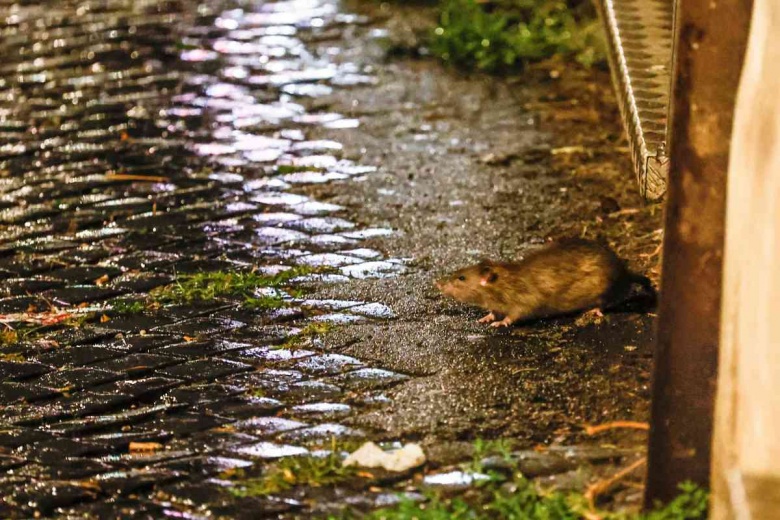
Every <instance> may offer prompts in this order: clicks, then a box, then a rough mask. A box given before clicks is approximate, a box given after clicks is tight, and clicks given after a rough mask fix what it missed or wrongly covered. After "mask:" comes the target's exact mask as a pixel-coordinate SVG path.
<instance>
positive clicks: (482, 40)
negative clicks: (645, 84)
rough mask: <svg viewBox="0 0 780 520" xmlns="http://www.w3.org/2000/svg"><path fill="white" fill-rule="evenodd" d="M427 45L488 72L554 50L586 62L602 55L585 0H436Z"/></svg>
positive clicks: (520, 65)
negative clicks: (436, 10) (439, 0)
mask: <svg viewBox="0 0 780 520" xmlns="http://www.w3.org/2000/svg"><path fill="white" fill-rule="evenodd" d="M430 48H431V51H432V52H433V54H435V55H437V56H439V57H440V58H441V59H443V60H444V61H446V62H448V63H451V64H453V65H456V66H459V67H463V68H467V69H477V70H482V71H485V72H491V73H500V72H510V71H512V70H519V69H522V68H523V67H525V66H526V65H527V64H529V63H531V62H537V61H541V60H544V59H548V58H552V57H554V56H559V57H561V58H564V59H566V60H568V61H574V62H577V63H579V64H581V65H583V66H586V67H589V66H591V65H592V64H594V63H596V62H603V61H604V59H605V55H606V54H605V41H604V35H603V31H602V29H601V26H600V23H599V21H598V17H597V15H596V11H595V8H594V7H593V5H592V4H591V3H590V2H589V1H588V0H496V1H488V2H482V1H477V0H442V3H441V13H440V17H439V24H438V26H437V27H436V28H435V29H434V31H433V35H432V36H431V38H430Z"/></svg>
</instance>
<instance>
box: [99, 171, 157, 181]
mask: <svg viewBox="0 0 780 520" xmlns="http://www.w3.org/2000/svg"><path fill="white" fill-rule="evenodd" d="M106 179H108V180H110V181H142V182H168V181H169V180H170V179H168V177H160V176H157V175H133V174H129V173H107V174H106Z"/></svg>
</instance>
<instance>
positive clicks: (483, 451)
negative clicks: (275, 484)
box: [334, 439, 709, 520]
mask: <svg viewBox="0 0 780 520" xmlns="http://www.w3.org/2000/svg"><path fill="white" fill-rule="evenodd" d="M489 456H500V457H502V458H503V459H504V460H505V461H506V462H508V463H509V465H510V467H512V468H513V472H512V476H511V477H501V476H500V475H498V474H490V472H488V473H489V474H490V476H491V477H492V478H490V479H486V480H481V481H478V483H477V484H476V485H475V487H474V488H472V490H471V491H470V492H469V493H467V494H464V495H462V496H452V495H451V494H448V493H442V492H435V491H428V492H426V493H425V500H424V501H422V502H420V501H418V500H412V499H411V498H409V497H407V496H403V495H402V496H400V497H399V498H400V501H399V502H398V503H397V504H396V505H394V506H393V507H389V508H385V509H379V510H376V511H373V512H372V513H370V514H369V515H368V516H366V517H364V518H367V519H369V520H445V519H450V518H456V519H459V520H489V519H493V518H508V519H536V518H539V519H549V520H552V519H555V520H585V519H586V518H593V517H598V518H602V519H603V520H699V519H704V518H706V514H707V506H708V500H709V497H708V494H707V492H706V491H705V490H703V489H701V488H699V487H698V486H696V485H694V484H691V483H685V484H682V485H681V486H680V495H679V496H678V497H677V498H675V499H674V500H673V501H672V502H670V503H669V504H667V505H665V506H663V505H660V504H659V505H657V506H656V509H655V510H653V511H651V512H648V513H629V512H620V511H617V512H608V511H596V510H594V509H593V507H592V505H591V504H590V502H589V501H588V499H587V498H586V497H585V495H584V494H583V493H561V492H556V491H543V490H540V489H539V488H538V487H537V486H536V485H534V483H533V482H532V481H530V480H528V479H526V478H524V477H523V476H522V474H521V473H520V472H519V471H518V468H517V463H516V462H515V461H514V459H513V457H512V444H511V441H510V440H506V439H504V440H496V441H485V440H481V439H479V440H477V441H475V442H474V454H473V460H472V461H471V462H470V463H467V464H465V466H464V469H465V470H466V471H471V472H480V473H482V472H484V466H483V462H482V461H483V459H484V458H486V457H489ZM334 520H335V519H334Z"/></svg>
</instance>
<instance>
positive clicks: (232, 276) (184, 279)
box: [152, 267, 314, 309]
mask: <svg viewBox="0 0 780 520" xmlns="http://www.w3.org/2000/svg"><path fill="white" fill-rule="evenodd" d="M312 272H314V269H312V268H310V267H294V268H291V269H288V270H287V271H282V272H280V273H277V274H274V275H268V274H261V273H257V272H248V273H237V272H226V271H213V272H207V273H195V274H186V275H180V276H178V277H177V279H176V281H175V282H174V283H172V284H170V285H166V286H165V287H161V288H158V289H155V290H153V291H152V298H154V299H155V300H156V301H158V302H161V303H177V304H182V303H193V302H196V301H211V300H213V299H215V298H218V297H221V296H238V297H242V298H243V299H244V305H245V306H247V307H249V308H256V309H276V308H279V307H282V306H284V301H283V300H282V298H281V297H277V296H272V295H261V296H257V295H256V294H255V291H256V290H257V289H263V288H277V287H281V286H284V285H285V284H286V283H287V282H289V281H290V280H292V279H293V278H297V277H299V276H304V275H307V274H311V273H312Z"/></svg>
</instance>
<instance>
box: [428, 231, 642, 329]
mask: <svg viewBox="0 0 780 520" xmlns="http://www.w3.org/2000/svg"><path fill="white" fill-rule="evenodd" d="M634 284H638V285H640V286H641V287H642V288H643V289H645V290H646V291H647V292H648V293H649V295H650V296H651V297H652V298H653V300H654V299H655V289H654V287H653V284H652V282H651V281H650V279H649V278H647V277H646V276H643V275H641V274H637V273H634V272H632V271H631V270H629V269H628V267H627V266H626V263H625V262H624V261H623V260H621V259H620V258H619V257H618V256H617V255H616V254H615V253H614V252H613V251H612V250H611V249H609V248H608V247H606V246H604V245H601V244H599V243H597V242H593V241H590V240H584V239H579V238H574V239H563V240H559V241H557V242H553V243H551V244H549V245H547V246H545V247H541V248H539V249H537V250H534V251H532V252H531V253H529V254H528V255H527V256H526V257H525V258H524V259H522V260H521V261H519V262H493V261H490V260H483V261H481V262H480V263H478V264H476V265H472V266H469V267H465V268H463V269H460V270H458V271H455V272H454V273H452V274H451V275H449V276H446V277H444V278H442V279H440V280H438V281H437V282H436V287H437V288H438V289H439V290H440V291H441V292H442V293H444V294H445V295H446V296H450V297H452V298H454V299H456V300H458V301H460V302H463V303H469V304H472V305H476V306H479V307H482V308H484V309H486V310H487V311H488V312H489V314H488V315H487V316H485V317H483V318H481V319H480V320H479V323H490V325H491V326H492V327H508V326H509V325H511V324H513V323H515V322H517V321H520V320H522V321H526V320H531V319H536V318H545V317H551V316H556V315H564V314H571V313H574V312H578V311H586V310H590V311H591V312H595V314H597V315H599V316H601V315H602V313H601V311H602V310H608V309H609V308H612V307H614V306H616V305H619V304H621V303H624V302H625V301H626V300H627V299H628V297H629V295H630V294H631V288H632V286H633V285H634ZM499 316H503V319H499Z"/></svg>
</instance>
